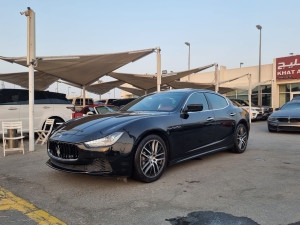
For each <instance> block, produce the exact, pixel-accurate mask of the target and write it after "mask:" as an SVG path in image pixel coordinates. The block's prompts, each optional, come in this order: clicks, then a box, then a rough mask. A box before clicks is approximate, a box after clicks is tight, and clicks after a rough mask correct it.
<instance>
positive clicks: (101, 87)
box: [86, 80, 124, 95]
mask: <svg viewBox="0 0 300 225" xmlns="http://www.w3.org/2000/svg"><path fill="white" fill-rule="evenodd" d="M122 84H124V82H123V81H119V80H116V81H109V82H103V83H99V84H92V85H90V86H86V90H87V91H89V92H92V93H95V94H98V95H103V94H105V93H106V92H109V91H110V90H111V89H114V88H116V87H119V86H121V85H122Z"/></svg>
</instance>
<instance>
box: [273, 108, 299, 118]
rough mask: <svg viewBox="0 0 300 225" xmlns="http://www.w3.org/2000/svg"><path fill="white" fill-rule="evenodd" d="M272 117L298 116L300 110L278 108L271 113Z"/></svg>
mask: <svg viewBox="0 0 300 225" xmlns="http://www.w3.org/2000/svg"><path fill="white" fill-rule="evenodd" d="M271 116H272V117H293V118H300V110H299V109H295V110H278V111H276V112H274V113H272V115H271Z"/></svg>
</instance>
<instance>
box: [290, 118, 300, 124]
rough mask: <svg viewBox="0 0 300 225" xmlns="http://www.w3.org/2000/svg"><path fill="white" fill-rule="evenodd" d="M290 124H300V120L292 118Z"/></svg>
mask: <svg viewBox="0 0 300 225" xmlns="http://www.w3.org/2000/svg"><path fill="white" fill-rule="evenodd" d="M290 122H291V123H299V122H300V118H291V119H290Z"/></svg>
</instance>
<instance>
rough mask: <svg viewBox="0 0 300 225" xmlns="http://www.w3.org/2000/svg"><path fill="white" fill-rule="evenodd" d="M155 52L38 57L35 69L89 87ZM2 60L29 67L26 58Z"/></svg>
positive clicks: (152, 50) (148, 50)
mask: <svg viewBox="0 0 300 225" xmlns="http://www.w3.org/2000/svg"><path fill="white" fill-rule="evenodd" d="M154 51H155V49H154V48H152V49H145V50H139V51H130V52H122V53H112V54H103V55H75V56H48V57H37V63H36V66H35V69H36V70H38V71H40V72H44V73H47V74H51V75H53V76H55V77H56V78H60V79H62V80H65V81H68V82H70V83H73V84H76V85H80V86H87V85H90V84H92V83H94V82H95V81H97V80H98V79H99V78H101V77H102V76H104V75H106V74H108V73H110V72H112V71H114V70H116V69H118V68H120V67H122V66H124V65H126V64H128V63H130V62H133V61H136V60H138V59H140V58H142V57H144V56H146V55H148V54H150V53H152V52H154ZM0 59H2V60H5V61H8V62H11V63H17V64H20V65H23V66H27V65H26V60H27V58H26V57H2V56H0Z"/></svg>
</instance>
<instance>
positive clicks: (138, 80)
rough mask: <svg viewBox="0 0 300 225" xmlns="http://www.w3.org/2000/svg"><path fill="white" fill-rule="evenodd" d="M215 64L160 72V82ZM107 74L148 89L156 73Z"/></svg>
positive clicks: (173, 79)
mask: <svg viewBox="0 0 300 225" xmlns="http://www.w3.org/2000/svg"><path fill="white" fill-rule="evenodd" d="M214 65H215V64H210V65H207V66H203V67H198V68H195V69H192V70H186V71H181V72H174V73H168V74H162V77H161V83H162V84H168V83H169V82H171V81H175V80H177V79H180V78H183V77H185V76H188V75H190V74H193V73H197V72H200V71H202V70H205V69H207V68H210V67H213V66H214ZM108 75H109V76H111V77H113V78H116V79H118V80H122V81H124V82H125V83H128V84H131V85H133V86H135V87H137V88H140V89H143V90H150V89H152V88H155V87H156V85H157V82H156V75H145V74H128V73H115V72H111V73H109V74H108Z"/></svg>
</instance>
